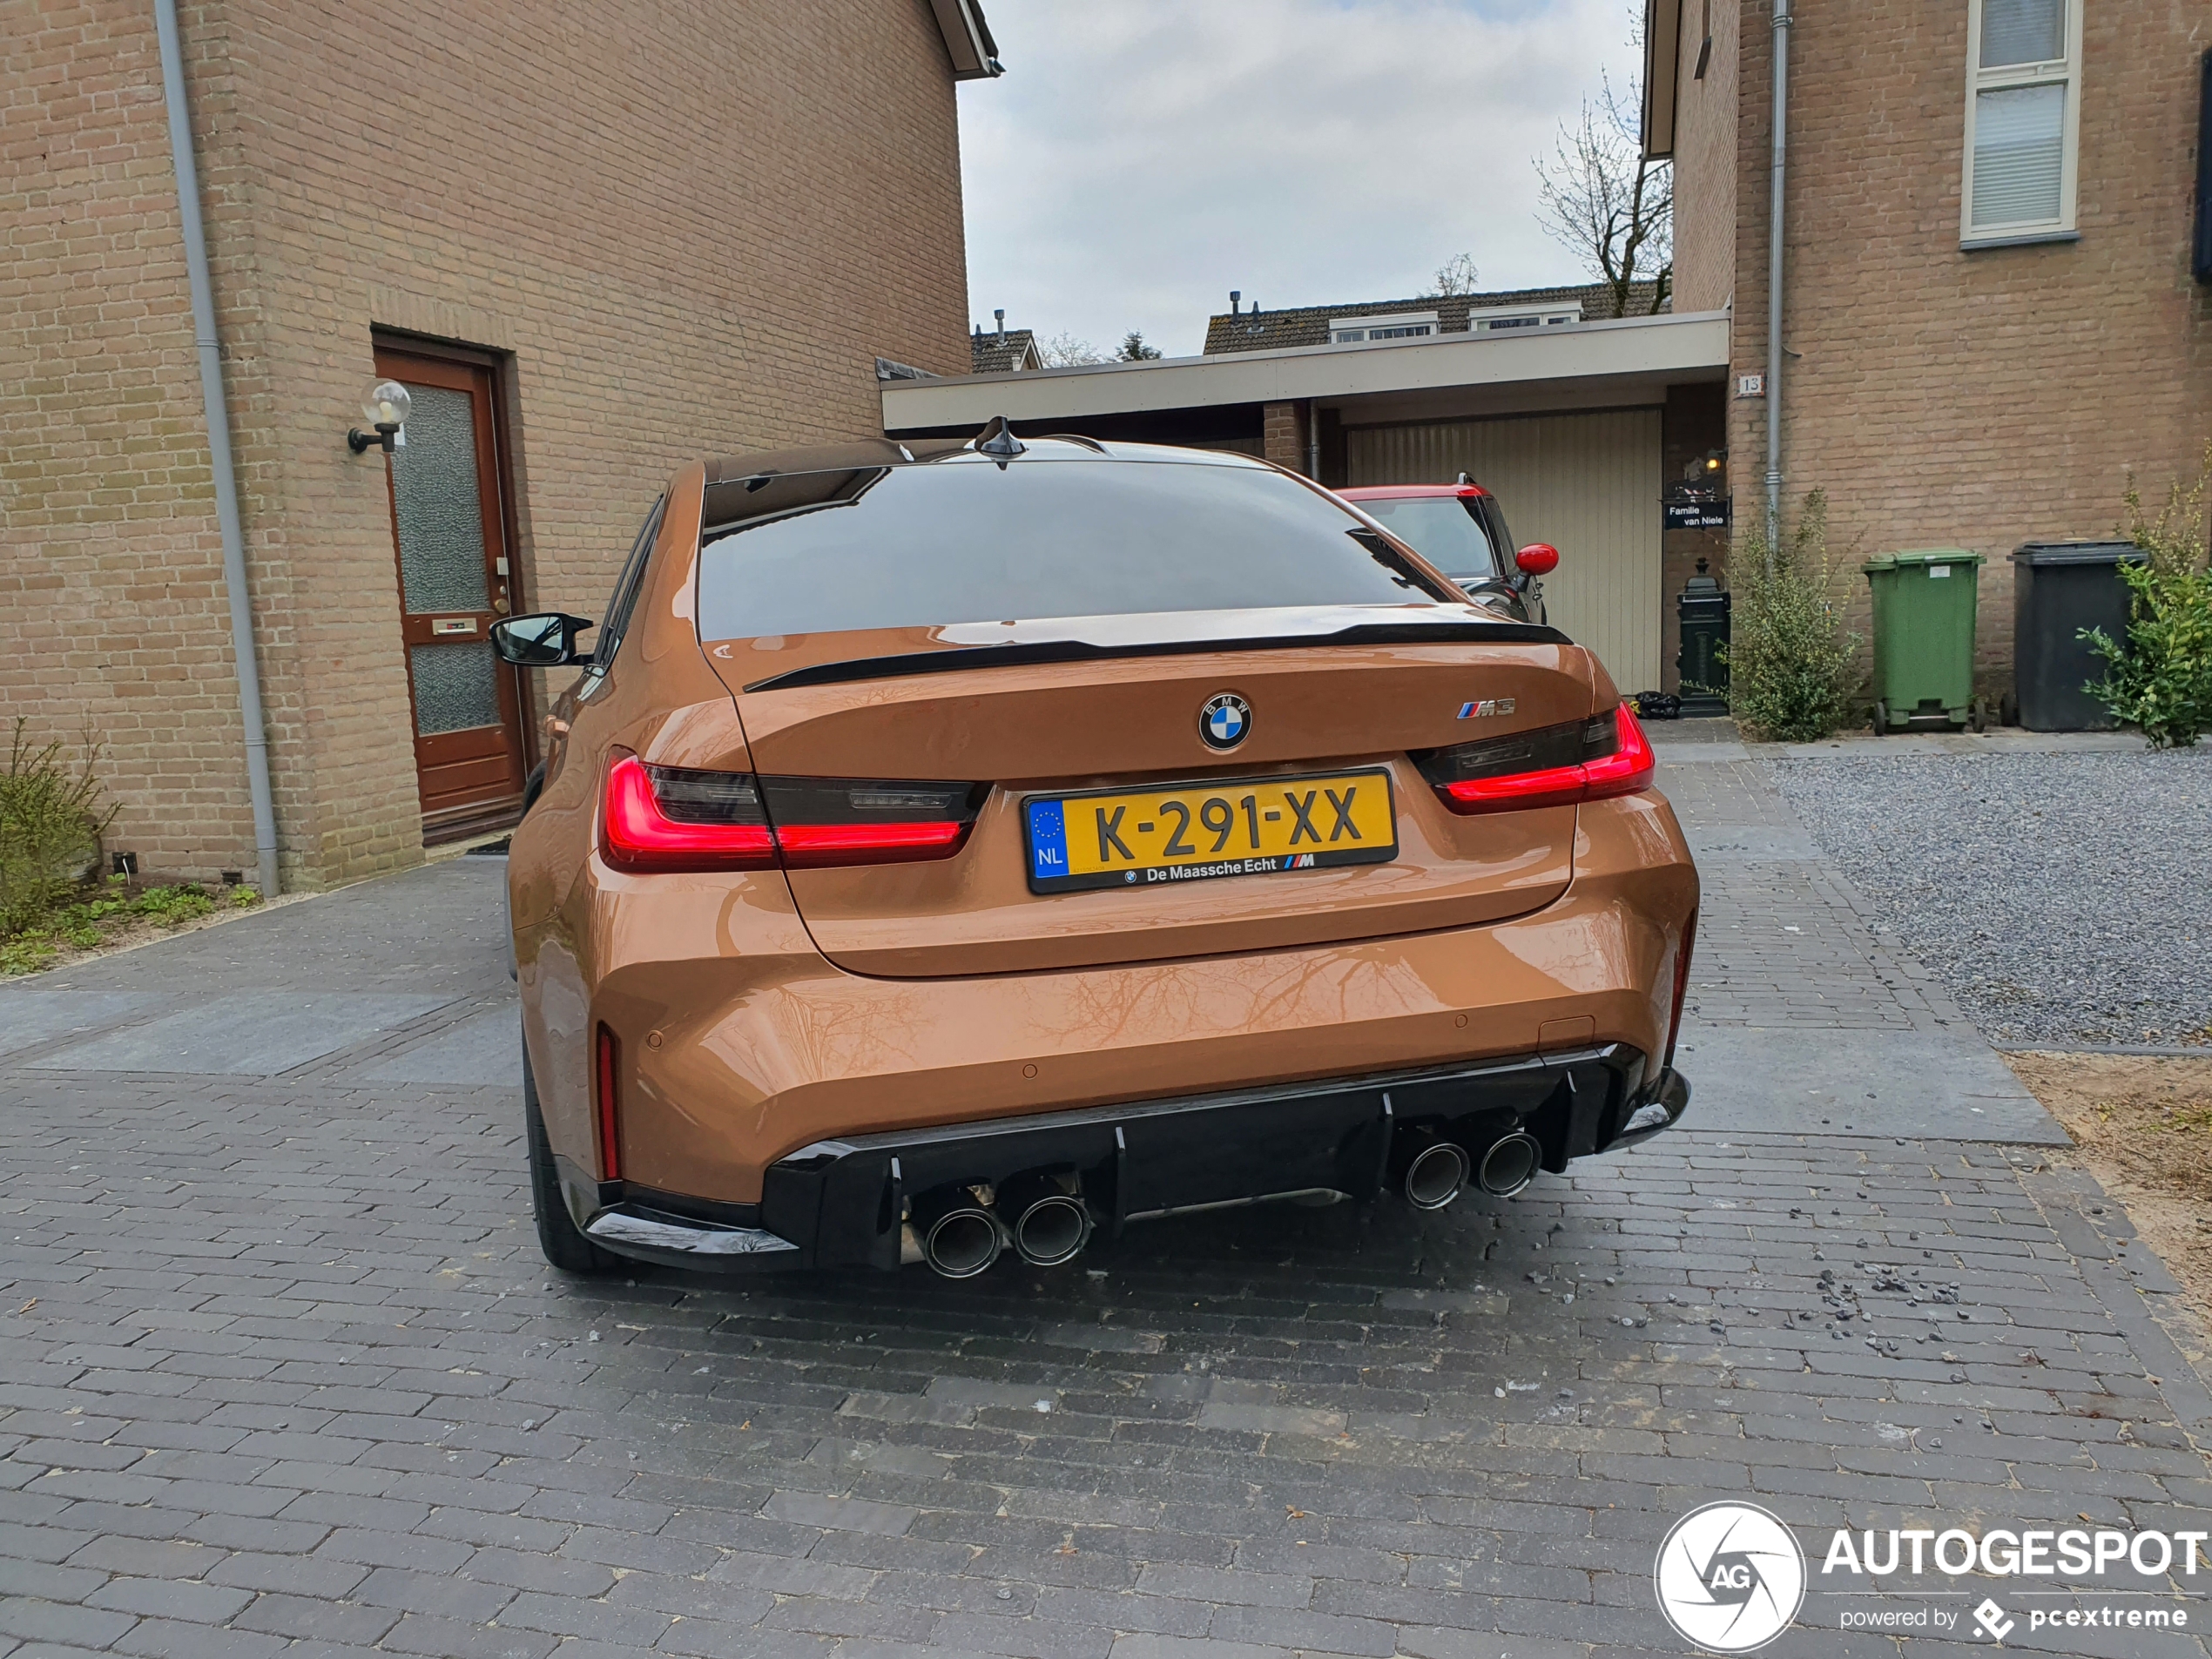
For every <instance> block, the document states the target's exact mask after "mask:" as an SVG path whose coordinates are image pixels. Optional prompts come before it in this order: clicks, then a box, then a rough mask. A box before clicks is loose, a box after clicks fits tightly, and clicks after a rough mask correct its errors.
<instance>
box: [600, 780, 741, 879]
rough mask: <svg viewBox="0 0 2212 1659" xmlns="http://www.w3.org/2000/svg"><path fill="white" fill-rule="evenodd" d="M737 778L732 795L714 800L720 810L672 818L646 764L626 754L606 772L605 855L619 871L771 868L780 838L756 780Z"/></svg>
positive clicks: (602, 834) (602, 833)
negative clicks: (765, 810) (770, 823)
mask: <svg viewBox="0 0 2212 1659" xmlns="http://www.w3.org/2000/svg"><path fill="white" fill-rule="evenodd" d="M713 775H718V774H713ZM732 784H733V785H734V786H737V787H733V788H732V789H731V790H729V791H728V792H727V794H728V799H725V800H724V801H722V802H719V803H712V805H715V806H719V807H720V808H721V810H720V811H719V812H718V813H708V812H687V813H686V814H685V817H683V818H681V819H678V818H671V816H670V815H669V813H668V810H667V808H666V807H665V806H664V805H663V804H662V801H661V799H660V796H659V795H658V793H657V792H655V790H654V788H653V777H652V773H651V772H650V771H649V770H648V769H647V767H646V766H645V764H644V762H643V761H641V760H639V759H637V756H635V755H624V757H623V758H622V759H619V760H617V761H616V762H615V764H614V765H613V766H612V767H611V768H610V770H609V772H608V773H607V805H606V811H605V812H604V813H602V814H601V816H600V820H599V851H600V853H601V855H602V856H603V857H604V858H605V860H607V862H608V863H610V864H611V865H613V866H614V867H616V868H617V869H618V870H635V871H654V870H765V869H768V868H770V867H772V866H773V865H774V863H775V862H776V838H775V836H774V834H773V833H772V832H771V831H770V829H769V828H768V820H767V818H766V816H765V814H764V813H762V812H761V811H760V802H759V793H758V792H757V791H755V790H754V788H753V784H752V779H750V778H745V777H742V776H738V775H734V774H733V775H732ZM696 805H698V803H690V802H687V803H685V806H696ZM679 810H683V808H681V807H679Z"/></svg>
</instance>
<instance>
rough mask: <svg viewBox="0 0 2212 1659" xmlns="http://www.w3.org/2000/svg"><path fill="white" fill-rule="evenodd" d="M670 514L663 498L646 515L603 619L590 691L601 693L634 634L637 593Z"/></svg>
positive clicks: (594, 649)
mask: <svg viewBox="0 0 2212 1659" xmlns="http://www.w3.org/2000/svg"><path fill="white" fill-rule="evenodd" d="M667 511H668V497H667V496H662V497H661V498H660V499H659V500H658V501H656V502H654V503H653V510H652V511H651V512H650V513H648V514H646V515H645V527H644V529H641V530H639V531H638V532H637V541H636V543H633V544H632V545H631V550H630V556H629V557H628V558H627V559H625V560H624V561H623V566H622V574H621V575H620V576H618V577H616V578H615V590H614V592H613V593H612V594H611V595H610V596H609V597H608V600H607V614H606V615H605V616H604V617H601V618H600V619H599V637H598V639H597V641H596V642H595V643H594V644H593V645H592V648H591V668H590V672H589V674H588V675H587V677H586V678H589V679H590V680H592V681H593V682H595V684H594V685H592V686H591V687H590V688H589V689H591V690H597V682H601V681H604V679H605V678H606V677H607V671H608V670H610V669H611V668H612V667H613V666H614V662H615V657H616V655H617V653H618V652H619V651H621V650H622V642H623V640H624V638H626V637H628V635H629V633H630V613H631V611H632V610H636V609H637V592H638V590H639V589H640V588H642V587H643V586H644V577H645V567H646V566H647V565H648V564H650V563H652V556H653V544H654V543H656V542H658V540H659V539H660V525H661V519H662V517H663V516H664V515H665V514H666V513H667Z"/></svg>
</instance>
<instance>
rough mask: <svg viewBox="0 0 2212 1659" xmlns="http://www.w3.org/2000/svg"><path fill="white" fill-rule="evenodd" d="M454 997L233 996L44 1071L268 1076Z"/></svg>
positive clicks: (84, 1050) (59, 1057) (132, 1031)
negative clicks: (161, 1072)
mask: <svg viewBox="0 0 2212 1659" xmlns="http://www.w3.org/2000/svg"><path fill="white" fill-rule="evenodd" d="M453 1000H454V999H452V998H450V997H442V996H392V995H345V994H342V993H336V992H303V991H254V992H246V993H242V994H237V993H234V994H233V995H228V996H224V997H220V998H218V999H215V1000H212V1001H209V1002H207V1003H206V1004H205V1005H203V1006H201V1007H198V1008H179V1009H178V1010H177V1011H176V1012H175V1013H173V1014H165V1015H162V1016H161V1017H160V1018H158V1019H155V1020H149V1021H147V1022H145V1023H144V1024H142V1025H133V1026H126V1027H125V1028H123V1029H121V1030H119V1031H111V1032H109V1033H107V1034H106V1035H103V1036H96V1037H93V1038H91V1039H90V1040H89V1041H87V1042H78V1043H72V1044H71V1045H70V1046H69V1047H68V1048H65V1049H57V1050H55V1051H54V1052H53V1053H51V1054H49V1055H44V1056H42V1057H40V1058H39V1059H37V1060H35V1061H32V1062H30V1065H31V1066H32V1067H34V1068H36V1069H40V1070H45V1071H165V1072H188V1073H192V1074H195V1075H226V1076H252V1077H270V1076H275V1075H276V1074H277V1073H279V1072H282V1071H289V1070H291V1069H292V1068H293V1067H294V1066H303V1065H305V1064H307V1062H309V1061H310V1060H320V1058H322V1056H323V1055H330V1054H336V1053H337V1052H338V1051H339V1050H340V1049H347V1048H351V1047H352V1046H353V1045H354V1043H357V1042H366V1041H368V1039H369V1038H371V1037H374V1036H375V1035H379V1034H380V1033H381V1032H385V1031H389V1030H393V1029H395V1028H397V1027H399V1026H401V1025H404V1024H406V1023H407V1022H408V1021H409V1020H415V1019H420V1018H421V1016H422V1015H425V1014H428V1013H430V1012H431V1011H432V1010H433V1009H435V1008H443V1007H445V1006H446V1005H447V1004H448V1002H450V1001H453Z"/></svg>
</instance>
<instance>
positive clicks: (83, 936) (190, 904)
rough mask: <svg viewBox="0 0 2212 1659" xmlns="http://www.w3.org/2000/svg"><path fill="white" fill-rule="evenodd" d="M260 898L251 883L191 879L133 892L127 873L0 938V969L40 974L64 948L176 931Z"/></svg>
mask: <svg viewBox="0 0 2212 1659" xmlns="http://www.w3.org/2000/svg"><path fill="white" fill-rule="evenodd" d="M260 902H261V895H260V894H258V893H256V892H255V891H254V890H253V888H252V887H219V888H215V889H213V890H212V891H211V890H209V889H208V888H206V887H199V886H197V885H196V884H194V883H192V882H190V881H179V882H177V883H175V884H174V885H172V886H169V887H147V888H146V889H145V890H144V891H143V892H139V893H132V892H131V891H130V890H129V883H128V882H127V881H126V880H125V878H123V877H122V876H119V875H118V876H110V877H109V878H108V879H107V880H106V882H105V884H104V885H103V886H102V887H100V888H98V889H97V890H92V891H87V892H81V893H80V894H78V896H76V897H74V898H72V899H69V900H65V901H64V902H63V903H60V904H58V905H56V906H54V907H51V909H50V910H49V911H48V912H47V913H46V914H45V915H44V917H43V918H41V919H40V920H38V921H35V922H33V923H32V924H31V925H30V926H29V927H18V928H17V930H16V931H15V932H14V933H12V934H8V935H7V936H6V937H4V938H0V975H6V974H35V973H37V971H38V970H39V969H40V968H51V967H52V966H53V965H54V964H55V962H57V961H59V960H61V959H62V957H63V956H64V954H67V955H70V956H72V957H73V956H78V955H82V954H85V953H87V952H90V951H96V950H104V949H105V948H108V947H110V946H112V945H120V944H130V943H133V942H136V941H138V939H141V938H146V937H151V936H152V935H154V934H162V933H173V932H174V931H175V930H176V929H178V928H179V927H187V926H189V925H190V924H192V922H195V921H201V920H203V919H204V918H206V917H208V916H212V915H214V914H217V913H218V912H219V911H226V910H250V909H252V908H253V907H254V906H255V905H258V904H260Z"/></svg>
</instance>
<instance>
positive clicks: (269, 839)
mask: <svg viewBox="0 0 2212 1659" xmlns="http://www.w3.org/2000/svg"><path fill="white" fill-rule="evenodd" d="M153 17H154V25H155V28H156V30H157V31H158V33H159V35H160V37H161V87H162V92H163V95H164V97H165V98H166V99H167V101H168V105H169V155H170V159H171V160H172V162H173V163H174V164H175V165H176V170H177V217H178V221H179V229H180V230H181V231H182V232H183V233H184V239H185V275H186V277H187V278H188V279H189V280H190V282H191V285H192V343H193V345H194V346H196V347H198V348H199V395H200V399H201V401H203V402H204V403H205V404H206V408H207V458H208V462H209V464H210V465H211V466H212V468H213V469H214V474H215V521H216V523H218V524H219V526H220V527H221V529H222V532H223V586H224V587H225V588H226V590H228V591H229V594H230V601H231V656H232V658H233V661H234V662H235V663H236V664H237V665H238V711H239V718H240V719H241V720H242V721H243V722H244V724H245V726H246V790H247V792H248V793H249V794H251V795H252V797H253V851H254V855H255V859H256V861H257V862H258V863H259V864H260V871H259V874H260V881H261V896H262V897H263V898H265V899H273V898H274V897H276V894H277V837H276V801H275V798H274V796H273V794H272V792H271V791H270V788H269V738H268V733H267V732H266V730H265V729H264V727H263V725H262V719H261V664H260V656H259V654H258V653H257V652H256V651H255V650H254V646H253V598H252V597H251V596H250V595H249V594H248V593H247V591H246V536H245V533H244V532H243V531H242V530H241V529H239V516H238V472H237V469H236V468H235V467H234V466H233V463H232V461H231V416H230V406H229V404H228V403H227V402H226V400H225V399H224V396H223V348H222V342H221V341H220V339H219V337H218V336H217V334H216V333H215V290H214V287H213V285H212V283H210V282H209V281H208V280H207V233H206V228H205V227H204V226H202V225H201V223H200V219H199V166H198V165H196V164H195V163H194V161H193V159H192V117H191V113H190V111H189V109H188V108H187V105H186V102H185V58H184V53H183V51H182V50H181V49H180V48H179V44H178V34H177V0H153Z"/></svg>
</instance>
